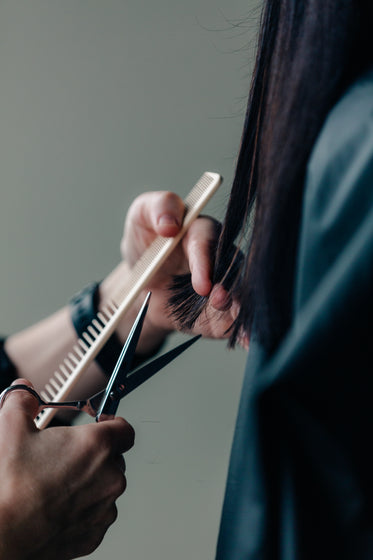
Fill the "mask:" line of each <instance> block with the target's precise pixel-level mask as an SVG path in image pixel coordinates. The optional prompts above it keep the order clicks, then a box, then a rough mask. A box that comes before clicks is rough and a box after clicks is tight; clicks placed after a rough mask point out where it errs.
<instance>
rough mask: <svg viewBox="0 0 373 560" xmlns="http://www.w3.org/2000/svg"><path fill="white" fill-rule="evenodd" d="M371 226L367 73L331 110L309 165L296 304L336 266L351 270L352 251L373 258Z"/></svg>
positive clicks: (372, 163) (370, 83) (372, 79)
mask: <svg viewBox="0 0 373 560" xmlns="http://www.w3.org/2000/svg"><path fill="white" fill-rule="evenodd" d="M372 225H373V72H369V73H368V74H366V75H365V76H363V77H362V78H361V79H359V80H358V81H356V83H355V84H353V85H352V86H351V87H350V88H349V89H348V91H346V93H345V94H344V96H343V97H342V98H341V99H340V101H339V102H338V103H337V104H336V105H335V107H334V108H333V109H332V111H331V112H330V114H329V116H328V118H327V119H326V121H325V124H324V126H323V129H322V131H321V133H320V135H319V138H318V140H317V142H316V144H315V147H314V150H313V153H312V155H311V158H310V161H309V165H308V169H307V175H306V182H305V192H304V200H303V208H302V220H301V228H300V243H299V249H298V266H297V278H298V282H297V297H296V301H297V303H298V305H299V304H300V303H302V302H304V301H306V300H307V298H308V297H309V296H310V294H312V293H313V292H314V290H315V289H316V287H317V286H318V285H319V283H320V281H321V279H322V278H323V277H325V275H327V274H330V273H331V272H332V271H333V270H334V268H336V267H337V264H338V266H340V265H341V262H344V263H345V268H346V267H347V268H348V267H351V266H352V264H351V259H350V260H349V256H350V255H351V254H352V253H354V255H355V256H356V259H357V257H358V255H359V254H361V256H362V258H364V259H366V258H367V256H368V254H369V255H371V254H372V252H373V234H372ZM369 258H371V257H369ZM368 261H369V259H368ZM368 261H367V264H369V263H368ZM347 263H349V264H347ZM369 266H371V265H369ZM340 268H341V266H340ZM342 268H343V267H342ZM342 268H341V269H342Z"/></svg>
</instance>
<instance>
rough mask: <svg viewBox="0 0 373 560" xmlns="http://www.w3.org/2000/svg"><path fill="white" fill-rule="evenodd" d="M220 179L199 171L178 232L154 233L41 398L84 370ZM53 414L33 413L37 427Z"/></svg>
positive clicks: (56, 396) (52, 396)
mask: <svg viewBox="0 0 373 560" xmlns="http://www.w3.org/2000/svg"><path fill="white" fill-rule="evenodd" d="M220 183H221V177H220V176H219V175H218V174H216V173H209V172H207V173H204V174H203V175H202V177H201V178H200V179H199V181H198V182H197V183H196V184H195V186H194V187H193V189H192V190H191V191H190V193H189V195H188V196H187V198H186V199H185V201H184V202H185V206H186V214H185V217H184V222H183V226H182V230H181V232H180V234H179V235H178V236H177V237H176V238H164V237H163V238H162V237H157V238H156V239H155V240H154V242H153V243H152V244H151V245H150V247H149V248H148V249H147V250H146V251H145V253H144V254H143V256H142V257H141V258H140V259H139V260H138V262H137V263H136V264H135V266H134V267H133V269H132V271H131V274H130V277H129V280H128V281H127V282H126V283H125V285H124V287H123V290H122V292H121V294H120V300H121V301H122V298H123V301H122V302H121V305H120V306H118V305H117V304H116V303H115V302H114V301H109V302H105V307H103V308H102V309H100V311H99V312H98V313H97V316H96V317H95V319H94V320H93V321H92V323H91V324H90V325H89V326H88V328H87V330H86V331H85V332H84V333H82V335H81V337H80V338H79V339H78V341H77V343H76V344H75V346H74V348H73V350H72V351H71V352H69V354H68V355H67V357H66V358H65V359H64V360H63V363H61V364H60V365H59V367H58V368H57V370H56V371H55V372H54V374H53V375H52V377H51V378H50V380H49V382H48V383H47V384H46V385H45V387H44V390H43V391H41V395H42V397H43V399H45V400H46V401H48V400H56V401H57V400H60V399H61V398H64V394H65V392H66V390H67V387H70V386H71V385H72V383H73V382H74V381H76V379H77V377H78V374H80V373H82V372H83V371H84V369H83V367H84V365H87V363H89V360H92V359H93V358H94V357H95V355H96V354H97V353H98V352H99V349H97V347H99V348H101V347H102V345H103V344H104V343H105V342H106V340H107V339H108V338H109V336H110V334H111V333H112V332H113V329H114V328H115V325H116V324H117V321H118V320H119V318H120V316H121V314H124V313H125V312H126V310H127V309H128V305H129V304H130V303H132V301H133V299H134V298H135V297H137V296H138V294H139V293H140V291H141V289H142V288H143V287H144V284H145V282H146V281H148V279H149V278H150V277H151V276H152V275H153V274H154V273H155V272H156V271H157V270H158V268H159V267H160V266H161V264H162V262H163V261H164V258H165V257H166V256H167V255H168V254H169V253H170V252H171V251H172V249H173V248H174V247H175V246H176V244H177V243H178V242H179V241H180V239H181V237H182V236H183V235H184V233H185V231H186V229H187V227H189V225H190V223H191V222H192V221H193V219H194V218H196V217H197V215H198V214H199V213H200V211H201V209H202V207H203V206H204V205H205V204H206V203H207V201H208V200H209V199H210V198H211V196H212V195H213V194H214V192H215V191H216V189H217V188H218V187H219V185H220ZM135 290H137V291H135ZM100 344H101V346H100ZM89 354H90V355H89ZM83 362H84V363H83ZM53 414H54V411H52V409H48V410H46V409H44V410H43V411H41V412H40V413H39V414H38V416H37V417H36V419H35V421H36V425H37V426H38V427H39V428H42V427H44V426H45V425H47V423H48V418H50V417H52V415H53ZM44 422H45V424H44Z"/></svg>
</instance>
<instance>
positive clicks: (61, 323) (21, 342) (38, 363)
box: [5, 262, 167, 398]
mask: <svg viewBox="0 0 373 560" xmlns="http://www.w3.org/2000/svg"><path fill="white" fill-rule="evenodd" d="M127 277H128V267H127V265H126V264H125V263H124V262H122V263H120V264H119V265H118V267H116V268H115V269H114V271H113V272H112V273H111V274H109V275H108V276H107V277H106V278H105V279H104V280H103V282H102V283H101V285H100V301H99V309H102V308H103V307H105V306H106V305H107V303H108V302H109V301H115V302H118V295H119V294H120V293H121V292H122V291H123V285H124V280H125V278H127ZM142 300H143V297H142V296H140V297H139V298H138V301H136V302H134V304H133V305H132V306H131V308H130V309H129V310H128V312H127V313H126V314H125V316H124V317H123V319H122V320H121V322H120V324H119V325H118V328H117V331H116V334H117V335H118V338H119V340H120V341H121V342H124V341H125V339H126V337H127V335H128V332H129V330H130V328H131V326H132V322H133V320H134V318H135V316H136V314H137V311H138V309H139V307H140V305H141V303H142ZM166 334H167V331H166V330H165V329H160V328H157V327H156V326H155V325H153V323H152V321H151V320H150V319H149V320H147V321H146V322H145V324H144V329H143V333H142V335H141V338H140V341H139V345H138V353H139V354H140V355H146V354H151V353H152V352H153V351H154V349H156V348H158V346H159V345H160V343H161V342H162V340H164V338H165V336H166ZM76 343H77V334H76V332H75V329H74V327H73V324H72V321H71V317H70V310H69V308H68V307H67V306H66V307H65V308H63V309H61V310H59V311H57V312H56V313H54V314H53V315H51V316H50V317H47V318H46V319H44V320H42V321H40V322H38V323H36V324H35V325H33V326H32V327H29V328H27V329H25V330H23V331H21V332H20V333H17V334H14V335H12V336H10V337H9V338H8V339H7V340H6V343H5V349H6V352H7V354H8V356H9V358H10V359H11V360H12V361H13V363H14V365H15V366H16V369H17V375H18V376H19V377H25V378H27V379H29V380H30V381H31V382H32V383H33V385H34V387H35V388H36V389H37V390H41V389H42V388H43V387H44V386H45V384H46V383H47V382H48V381H49V379H50V377H51V375H53V372H54V371H55V370H56V369H57V368H58V366H59V364H61V363H63V360H64V359H65V358H66V356H67V355H68V353H69V352H70V351H71V350H72V348H73V347H74V345H75V344H76ZM109 373H110V372H109ZM105 381H106V377H105V375H104V373H103V372H102V370H101V368H100V367H99V366H98V365H97V364H96V362H93V363H92V364H90V366H89V368H88V369H87V372H86V375H84V376H82V379H81V380H80V381H79V382H78V383H77V385H76V387H75V388H74V390H73V391H72V392H71V398H75V397H76V398H79V397H80V396H87V392H88V393H91V392H92V393H93V392H94V391H96V390H99V389H100V388H102V386H103V385H104V383H105Z"/></svg>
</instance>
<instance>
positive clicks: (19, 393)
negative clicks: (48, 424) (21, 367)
mask: <svg viewBox="0 0 373 560" xmlns="http://www.w3.org/2000/svg"><path fill="white" fill-rule="evenodd" d="M18 385H19V386H20V387H19V390H17V386H18ZM25 385H26V386H27V387H31V388H32V389H33V386H32V384H31V383H30V381H28V380H27V379H17V380H16V381H14V382H13V383H12V385H11V387H12V390H11V391H9V392H8V393H7V392H6V391H5V392H3V393H2V398H1V403H0V406H1V408H0V414H8V413H9V412H12V413H14V414H15V413H16V412H18V413H22V414H23V415H25V416H28V417H30V418H31V419H32V420H33V419H34V418H35V416H36V415H37V413H38V410H39V403H38V400H37V397H36V396H34V395H33V394H32V393H31V392H29V391H27V390H25V389H22V388H21V386H25Z"/></svg>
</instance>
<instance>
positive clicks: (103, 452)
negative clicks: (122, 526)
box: [0, 380, 134, 560]
mask: <svg viewBox="0 0 373 560" xmlns="http://www.w3.org/2000/svg"><path fill="white" fill-rule="evenodd" d="M17 382H18V383H27V382H26V381H25V380H18V381H17ZM36 412H37V401H36V399H35V398H34V397H33V396H32V395H31V394H30V393H28V392H26V391H19V392H18V391H15V392H13V393H10V394H9V396H8V397H7V399H6V400H5V402H4V405H3V407H2V409H1V410H0V448H1V450H2V453H1V459H0V480H1V481H2V486H1V490H0V559H1V560H2V559H3V558H4V559H5V558H6V559H7V560H8V559H9V558H11V559H12V560H25V559H26V558H27V559H30V558H38V559H39V560H47V559H48V560H49V559H50V558H53V559H55V560H67V559H70V558H76V557H78V556H83V555H86V554H90V553H91V552H93V550H95V549H96V548H97V546H98V545H99V544H100V542H101V541H102V539H103V537H104V535H105V533H106V531H107V529H108V527H109V526H110V525H111V524H112V523H113V522H114V521H115V519H116V516H117V508H116V505H115V501H116V499H117V498H118V497H119V496H120V495H121V494H122V493H123V492H124V490H125V488H126V478H125V475H124V471H125V463H124V460H123V457H122V454H123V453H124V452H125V451H127V450H128V449H130V448H131V447H132V445H133V442H134V431H133V429H132V427H131V426H130V425H129V424H128V423H127V422H126V421H125V420H123V419H122V418H116V419H114V420H110V421H106V422H101V423H98V424H87V425H83V426H74V427H56V428H48V429H46V430H43V431H39V430H38V429H37V428H36V426H35V424H34V421H33V419H34V417H35V415H36Z"/></svg>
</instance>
